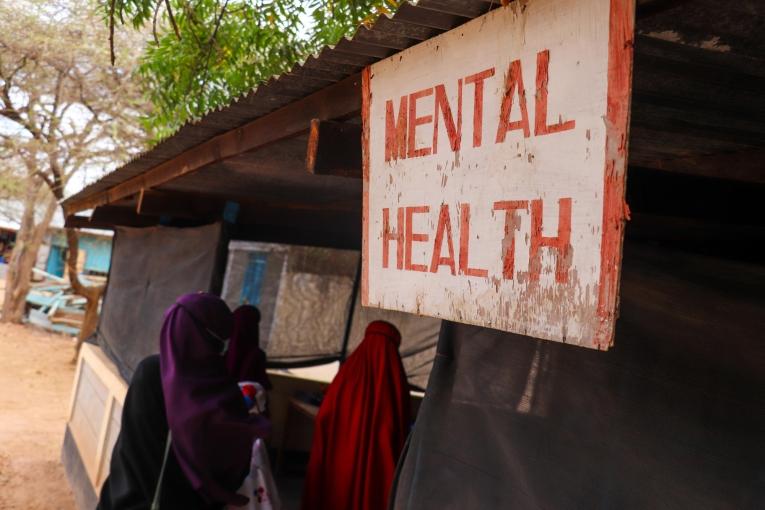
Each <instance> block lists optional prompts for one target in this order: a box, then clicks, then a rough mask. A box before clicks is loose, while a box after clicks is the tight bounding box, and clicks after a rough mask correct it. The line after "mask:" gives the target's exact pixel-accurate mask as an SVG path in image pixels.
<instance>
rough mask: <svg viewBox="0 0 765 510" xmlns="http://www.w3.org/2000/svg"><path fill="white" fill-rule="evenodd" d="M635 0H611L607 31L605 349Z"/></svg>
mask: <svg viewBox="0 0 765 510" xmlns="http://www.w3.org/2000/svg"><path fill="white" fill-rule="evenodd" d="M634 33H635V2H634V0H611V12H610V15H609V33H608V95H607V98H606V104H607V107H606V108H607V109H606V168H605V172H604V182H603V226H602V228H603V238H602V240H601V242H600V282H599V285H598V310H597V311H598V318H599V319H600V327H599V328H598V331H597V332H596V334H595V338H594V343H595V346H596V347H597V348H598V349H602V350H606V349H608V348H609V347H611V345H613V343H614V326H615V324H614V323H615V321H616V316H617V306H618V300H619V273H620V269H621V263H622V242H623V240H624V222H625V220H626V219H627V217H628V216H629V213H628V208H627V203H626V202H625V199H624V191H625V183H626V182H627V142H628V140H629V136H628V135H629V133H628V131H629V120H630V97H631V94H632V48H633V43H634V39H633V37H634Z"/></svg>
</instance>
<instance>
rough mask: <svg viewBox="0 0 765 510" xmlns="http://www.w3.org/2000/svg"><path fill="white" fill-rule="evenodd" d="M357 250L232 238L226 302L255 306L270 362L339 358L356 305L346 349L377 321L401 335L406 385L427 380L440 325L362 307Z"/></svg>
mask: <svg viewBox="0 0 765 510" xmlns="http://www.w3.org/2000/svg"><path fill="white" fill-rule="evenodd" d="M359 260H360V257H359V252H357V251H352V250H337V249H330V248H317V247H308V246H295V245H286V244H273V243H259V242H245V241H232V242H231V243H229V250H228V263H227V266H226V276H225V278H224V283H223V292H222V295H223V298H224V299H225V300H226V302H227V303H228V305H229V306H230V307H231V308H232V309H233V308H235V307H237V306H239V305H240V304H243V303H249V304H254V305H257V306H258V307H259V308H260V311H261V316H262V319H261V326H260V334H261V346H262V347H263V348H264V349H265V350H266V353H267V354H268V359H269V362H270V363H286V364H289V363H311V362H316V361H322V360H323V361H329V360H333V359H338V358H339V357H340V356H341V355H342V353H343V343H344V340H345V336H346V330H347V329H348V320H349V315H350V314H351V303H352V302H354V299H355V306H354V307H353V315H352V321H351V325H350V334H349V336H348V347H347V352H348V353H351V352H352V351H353V349H354V348H355V347H356V346H357V345H358V344H359V342H360V341H361V340H362V338H363V335H364V329H365V328H366V325H367V324H368V323H369V322H370V321H372V320H377V319H382V320H387V321H389V322H391V323H393V324H395V325H396V326H397V327H398V328H399V330H400V331H401V334H402V343H401V349H400V351H401V355H402V359H403V363H404V368H405V369H406V372H407V375H408V377H409V382H410V383H411V384H413V385H414V386H417V387H420V388H422V387H424V386H425V384H426V383H427V379H428V375H429V374H430V367H431V365H432V363H433V356H434V355H435V345H436V340H437V338H438V331H439V328H440V323H441V321H439V320H437V319H430V318H426V317H417V316H415V315H410V314H405V313H398V312H390V311H385V310H377V309H370V308H362V307H361V305H360V303H359V301H358V295H354V282H355V280H356V279H357V278H358V267H359Z"/></svg>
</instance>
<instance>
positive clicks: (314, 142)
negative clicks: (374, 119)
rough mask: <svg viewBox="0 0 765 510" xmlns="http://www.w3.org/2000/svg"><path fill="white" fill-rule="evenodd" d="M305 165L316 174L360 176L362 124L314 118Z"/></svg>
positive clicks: (358, 177)
mask: <svg viewBox="0 0 765 510" xmlns="http://www.w3.org/2000/svg"><path fill="white" fill-rule="evenodd" d="M305 166H306V170H308V172H309V173H312V174H314V175H334V176H338V177H353V178H356V179H361V126H359V125H357V124H349V123H345V122H334V121H322V120H319V119H312V120H311V129H310V130H309V132H308V149H307V151H306V158H305Z"/></svg>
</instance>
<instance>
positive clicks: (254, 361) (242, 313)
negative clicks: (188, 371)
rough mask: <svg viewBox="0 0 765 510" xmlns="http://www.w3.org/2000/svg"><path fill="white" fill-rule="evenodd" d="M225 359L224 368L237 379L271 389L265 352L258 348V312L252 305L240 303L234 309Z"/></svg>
mask: <svg viewBox="0 0 765 510" xmlns="http://www.w3.org/2000/svg"><path fill="white" fill-rule="evenodd" d="M225 361H226V370H228V373H229V374H231V376H232V377H234V378H236V380H237V381H253V382H256V383H260V385H261V386H263V388H264V389H266V390H270V389H271V381H270V380H269V379H268V374H267V373H266V353H265V352H263V349H261V348H260V312H259V311H258V309H257V308H255V307H254V306H252V305H242V306H240V307H239V308H237V309H236V310H234V329H233V330H232V332H231V341H229V343H228V351H226V359H225Z"/></svg>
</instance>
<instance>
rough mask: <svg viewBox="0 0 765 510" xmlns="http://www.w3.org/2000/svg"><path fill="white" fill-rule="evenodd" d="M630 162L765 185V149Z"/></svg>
mask: <svg viewBox="0 0 765 510" xmlns="http://www.w3.org/2000/svg"><path fill="white" fill-rule="evenodd" d="M630 164H631V165H637V166H641V167H645V168H651V169H654V170H664V171H665V172H673V173H679V174H687V175H696V176H700V177H714V178H717V179H728V180H733V181H742V182H752V183H757V184H765V150H751V151H740V152H731V153H725V154H714V155H699V156H690V157H683V158H672V159H653V160H651V159H643V158H640V159H637V158H634V159H633V158H630Z"/></svg>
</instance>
